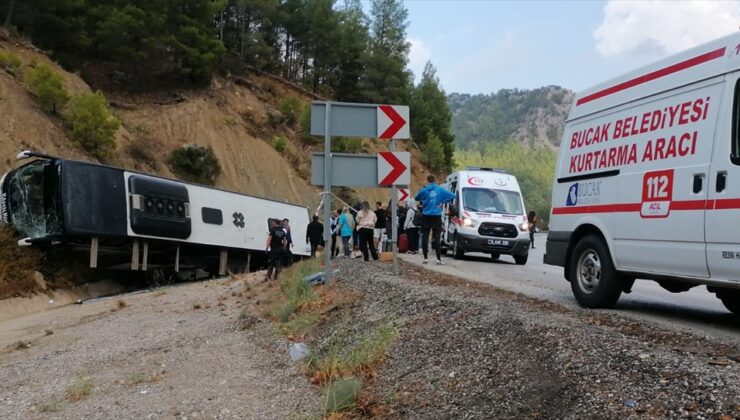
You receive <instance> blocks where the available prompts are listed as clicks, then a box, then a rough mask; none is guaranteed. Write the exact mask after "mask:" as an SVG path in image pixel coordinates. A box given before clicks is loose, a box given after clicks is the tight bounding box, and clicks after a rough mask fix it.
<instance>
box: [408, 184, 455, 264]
mask: <svg viewBox="0 0 740 420" xmlns="http://www.w3.org/2000/svg"><path fill="white" fill-rule="evenodd" d="M434 181H435V179H434V175H429V176H428V177H427V185H425V186H424V188H422V189H421V190H420V191H419V192H418V193H417V194H416V200H417V201H421V203H422V224H421V247H422V251H423V252H424V261H423V264H427V263H428V262H429V259H428V254H429V233H430V232H431V233H432V246H433V247H434V250H435V251H436V253H437V265H444V263H443V262H442V249H441V247H440V239H441V238H440V237H441V235H442V206H444V204H445V203H449V202H451V201H452V200H454V199H455V194H453V193H451V192H449V191H447V190H445V189H444V188H442V187H440V186H439V185H437V184H436V183H435V182H434Z"/></svg>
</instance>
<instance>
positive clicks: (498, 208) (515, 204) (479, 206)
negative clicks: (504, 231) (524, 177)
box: [462, 188, 524, 215]
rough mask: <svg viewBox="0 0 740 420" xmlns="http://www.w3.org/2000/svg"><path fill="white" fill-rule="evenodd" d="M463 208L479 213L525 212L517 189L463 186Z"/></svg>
mask: <svg viewBox="0 0 740 420" xmlns="http://www.w3.org/2000/svg"><path fill="white" fill-rule="evenodd" d="M462 195H463V208H464V209H465V210H467V211H472V212H478V213H498V214H517V215H519V214H524V210H523V209H522V198H521V195H519V193H518V192H516V191H504V190H494V189H488V188H463V193H462Z"/></svg>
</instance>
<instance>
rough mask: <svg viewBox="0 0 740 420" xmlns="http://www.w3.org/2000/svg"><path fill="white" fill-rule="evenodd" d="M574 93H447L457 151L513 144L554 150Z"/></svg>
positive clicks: (555, 90) (556, 89)
mask: <svg viewBox="0 0 740 420" xmlns="http://www.w3.org/2000/svg"><path fill="white" fill-rule="evenodd" d="M573 97H574V93H573V92H572V91H570V90H568V89H564V88H561V87H560V86H546V87H541V88H538V89H533V90H522V89H501V90H499V91H498V92H496V93H492V94H490V95H483V94H478V95H470V94H467V93H451V94H450V95H448V96H447V100H448V102H449V104H450V110H451V111H452V132H453V134H454V135H455V139H456V140H455V141H456V142H457V145H458V147H461V148H471V147H476V146H477V145H480V144H485V143H497V142H502V141H506V140H516V141H519V142H521V143H524V144H528V145H530V146H536V145H539V146H543V145H544V146H547V147H550V148H553V149H554V148H556V147H557V146H559V145H560V139H561V137H562V134H563V125H564V123H565V119H566V118H567V116H568V112H569V111H570V106H571V104H572V103H573Z"/></svg>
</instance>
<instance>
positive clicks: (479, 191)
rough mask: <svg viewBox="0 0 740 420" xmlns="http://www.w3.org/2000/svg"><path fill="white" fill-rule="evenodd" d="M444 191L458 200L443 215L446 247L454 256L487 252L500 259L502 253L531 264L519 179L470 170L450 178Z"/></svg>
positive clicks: (525, 216) (492, 172) (492, 171)
mask: <svg viewBox="0 0 740 420" xmlns="http://www.w3.org/2000/svg"><path fill="white" fill-rule="evenodd" d="M443 188H446V189H448V190H449V191H450V192H452V193H453V194H455V201H454V202H453V203H452V204H450V205H449V206H448V209H447V211H445V212H443V213H444V216H443V221H442V222H443V223H442V224H443V226H444V228H445V232H444V234H443V236H442V242H443V244H442V245H443V247H445V248H448V249H451V250H452V254H453V257H455V258H457V259H459V258H462V257H463V256H464V255H465V253H466V252H483V253H486V254H490V255H491V258H492V259H494V260H495V259H498V258H499V256H500V255H501V254H508V255H512V256H513V257H514V261H516V263H517V264H520V265H523V264H526V263H527V257H528V256H529V233H528V232H529V230H528V229H529V225H528V223H527V215H526V212H525V210H524V201H523V200H522V194H521V190H520V189H519V183H518V182H517V180H516V177H515V176H513V175H510V174H507V173H506V172H504V171H502V170H498V169H489V168H466V169H465V170H464V171H459V172H455V173H453V174H451V175H450V176H448V177H447V180H446V182H445V184H444V185H443Z"/></svg>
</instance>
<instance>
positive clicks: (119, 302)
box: [116, 299, 128, 309]
mask: <svg viewBox="0 0 740 420" xmlns="http://www.w3.org/2000/svg"><path fill="white" fill-rule="evenodd" d="M127 306H128V304H127V303H126V301H125V300H123V299H118V300H117V301H116V308H118V309H123V308H125V307H127Z"/></svg>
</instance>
